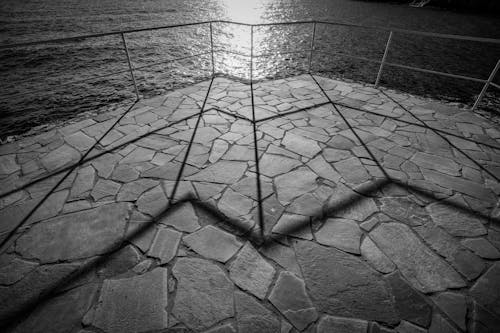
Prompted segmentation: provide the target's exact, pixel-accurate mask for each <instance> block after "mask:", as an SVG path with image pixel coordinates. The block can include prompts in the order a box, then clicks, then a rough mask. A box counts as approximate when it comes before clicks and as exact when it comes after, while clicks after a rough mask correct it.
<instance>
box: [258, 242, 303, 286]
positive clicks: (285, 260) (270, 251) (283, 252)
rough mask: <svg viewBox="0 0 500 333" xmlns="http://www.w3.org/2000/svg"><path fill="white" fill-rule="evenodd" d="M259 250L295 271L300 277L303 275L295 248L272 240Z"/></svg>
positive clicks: (286, 268)
mask: <svg viewBox="0 0 500 333" xmlns="http://www.w3.org/2000/svg"><path fill="white" fill-rule="evenodd" d="M259 251H260V252H261V253H262V254H263V255H265V256H266V257H268V258H270V259H272V260H274V261H275V262H277V263H278V264H279V265H280V266H281V267H283V268H285V270H287V271H289V272H292V273H295V274H296V275H297V276H298V277H301V276H302V273H301V272H300V267H299V264H298V263H297V259H296V258H295V251H294V250H293V248H291V247H288V246H284V245H281V244H280V243H277V242H272V243H268V244H266V245H264V246H263V247H261V248H260V249H259Z"/></svg>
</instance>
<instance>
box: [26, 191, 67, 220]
mask: <svg viewBox="0 0 500 333" xmlns="http://www.w3.org/2000/svg"><path fill="white" fill-rule="evenodd" d="M68 194H69V191H68V190H63V191H59V192H55V193H52V194H51V195H50V196H49V197H48V198H47V199H46V200H45V201H44V202H43V203H42V204H41V205H40V207H38V208H37V209H36V210H35V212H34V213H33V214H32V215H31V216H30V217H29V219H28V221H27V223H33V222H37V221H42V220H45V219H48V218H51V217H54V216H56V215H57V214H59V212H60V211H61V210H62V208H63V206H64V203H65V201H66V198H67V197H68Z"/></svg>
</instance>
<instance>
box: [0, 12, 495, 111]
mask: <svg viewBox="0 0 500 333" xmlns="http://www.w3.org/2000/svg"><path fill="white" fill-rule="evenodd" d="M215 23H222V24H236V25H242V26H247V27H250V28H251V29H250V31H251V45H250V55H248V54H245V53H241V52H238V51H232V50H225V49H217V48H214V41H213V25H214V24H215ZM298 24H312V25H313V32H312V39H311V45H310V48H309V49H305V50H298V51H297V50H296V51H288V50H282V51H284V52H282V53H283V54H292V53H305V52H309V59H308V60H309V69H308V72H311V64H312V58H313V55H314V52H317V53H321V54H329V55H332V54H334V55H338V56H343V57H348V58H354V59H358V60H362V61H367V62H372V63H378V64H380V67H379V70H378V73H377V78H376V80H375V83H374V85H375V87H377V86H378V85H379V83H380V80H381V77H382V74H383V69H384V66H391V67H396V68H403V69H409V70H414V71H418V72H423V73H428V74H435V75H441V76H445V77H450V78H455V79H463V80H469V81H473V82H479V83H484V86H483V89H482V90H481V92H480V94H479V95H478V98H477V99H476V101H475V103H474V106H473V107H472V110H475V109H476V108H477V106H478V105H479V103H480V101H481V99H482V98H483V97H484V95H485V92H486V90H487V89H488V87H489V86H490V85H491V86H493V87H495V88H500V86H499V85H498V84H496V83H494V82H493V78H494V77H495V75H496V73H497V71H498V70H499V66H500V60H498V62H497V64H496V66H495V68H494V69H493V71H492V72H491V73H490V75H489V77H488V79H480V78H475V77H469V76H465V75H459V74H452V73H446V72H441V71H434V70H430V69H425V68H419V67H414V66H408V65H403V64H398V63H393V62H388V61H387V56H388V53H389V48H390V45H391V40H392V37H393V34H394V33H403V34H413V35H419V36H426V37H437V38H446V39H453V40H465V41H473V42H481V43H493V44H500V39H495V38H484V37H473V36H463V35H454V34H442V33H434V32H424V31H416V30H407V29H398V28H386V27H378V26H365V25H359V24H351V23H343V22H332V21H317V20H305V21H290V22H274V23H258V24H250V23H244V22H233V21H228V20H212V21H201V22H193V23H183V24H173V25H165V26H157V27H150V28H140V29H131V30H122V31H113V32H106V33H98V34H91V35H81V36H74V37H66V38H58V39H51V40H42V41H33V42H23V43H15V44H6V45H0V50H2V49H9V48H17V47H24V46H35V45H41V44H53V43H61V42H69V41H81V40H84V39H88V38H99V37H106V36H120V37H121V42H122V45H123V49H124V51H125V53H126V59H127V64H128V72H130V75H131V79H132V82H133V85H134V90H135V94H136V98H137V99H140V95H139V90H138V88H137V83H136V80H135V76H134V70H141V69H143V68H146V67H150V66H154V65H156V64H161V63H166V62H173V61H178V60H182V59H186V58H190V57H197V56H201V55H204V54H208V53H211V62H212V76H214V75H216V72H215V60H214V53H229V54H235V55H239V56H243V57H250V62H251V63H253V61H254V58H264V57H268V56H270V55H274V54H275V53H261V54H254V52H253V34H254V30H255V28H256V27H268V26H283V25H298ZM318 24H325V25H338V26H346V27H353V28H362V29H370V30H377V31H384V32H389V38H388V40H387V42H386V46H385V50H384V55H383V57H382V59H381V60H378V59H377V60H376V59H370V58H365V57H361V56H357V55H351V54H344V53H340V52H332V51H329V52H324V51H321V50H319V49H316V46H315V39H316V26H317V25H318ZM197 25H209V33H210V50H209V51H207V52H202V53H198V54H195V55H192V56H188V57H180V58H176V59H169V60H167V61H161V62H158V63H153V64H147V65H143V66H139V67H135V68H134V66H133V65H132V61H131V58H130V55H129V50H128V48H127V43H126V39H125V35H126V34H132V33H138V32H144V31H154V30H161V29H171V28H179V27H188V26H197ZM256 60H257V59H256ZM124 72H126V71H123V70H122V71H117V72H114V73H110V74H106V75H105V76H111V75H116V74H121V73H124ZM251 73H252V72H251ZM251 76H252V74H251ZM103 77H104V76H103ZM96 78H99V76H96V77H94V78H88V79H85V81H87V80H92V79H96ZM251 80H252V78H251ZM78 81H84V80H77V81H74V82H78ZM67 84H71V82H69V83H63V84H60V85H67ZM42 91H43V90H42ZM31 92H33V91H31ZM20 95H23V93H20V94H11V95H8V96H4V97H0V100H3V99H5V98H11V97H13V96H14V97H15V96H20Z"/></svg>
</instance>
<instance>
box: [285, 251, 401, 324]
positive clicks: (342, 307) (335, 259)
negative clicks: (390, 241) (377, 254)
mask: <svg viewBox="0 0 500 333" xmlns="http://www.w3.org/2000/svg"><path fill="white" fill-rule="evenodd" d="M294 247H295V253H296V256H297V260H298V262H299V265H300V267H301V270H302V274H303V276H304V279H305V281H306V284H307V289H308V291H309V294H310V295H311V298H312V300H313V302H314V304H315V306H316V307H317V308H318V311H320V312H323V313H326V314H329V315H335V316H345V317H355V318H359V319H365V320H376V321H380V322H384V323H387V324H390V325H395V324H396V323H398V322H399V317H398V315H397V313H396V309H395V304H394V299H393V296H392V294H391V292H390V289H389V288H388V286H387V285H386V283H385V282H384V281H383V280H382V278H381V275H380V274H378V273H376V272H375V271H374V270H372V269H371V268H370V267H369V266H368V265H367V264H366V263H365V262H364V261H362V260H361V259H359V257H356V256H353V255H350V254H347V253H344V252H341V251H339V250H336V249H334V248H328V247H324V246H321V245H317V244H316V243H313V242H308V241H297V242H296V243H295V246H294ZM332 267H335V269H332Z"/></svg>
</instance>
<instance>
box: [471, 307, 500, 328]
mask: <svg viewBox="0 0 500 333" xmlns="http://www.w3.org/2000/svg"><path fill="white" fill-rule="evenodd" d="M472 304H473V310H472V320H471V325H470V328H471V332H473V333H479V332H488V333H489V332H496V330H497V329H498V327H500V318H499V317H497V316H495V315H493V314H492V313H491V312H489V311H487V310H486V309H485V308H483V307H482V306H480V305H479V304H477V303H476V302H473V303H472Z"/></svg>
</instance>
